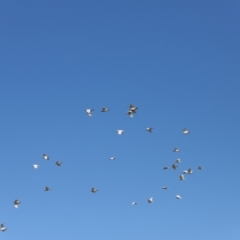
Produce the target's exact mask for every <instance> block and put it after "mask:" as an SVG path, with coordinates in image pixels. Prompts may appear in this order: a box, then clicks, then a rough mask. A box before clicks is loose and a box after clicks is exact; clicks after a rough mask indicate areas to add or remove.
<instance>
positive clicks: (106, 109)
mask: <svg viewBox="0 0 240 240" xmlns="http://www.w3.org/2000/svg"><path fill="white" fill-rule="evenodd" d="M109 110H110V109H109V108H106V107H103V108H102V110H101V112H107V111H109Z"/></svg>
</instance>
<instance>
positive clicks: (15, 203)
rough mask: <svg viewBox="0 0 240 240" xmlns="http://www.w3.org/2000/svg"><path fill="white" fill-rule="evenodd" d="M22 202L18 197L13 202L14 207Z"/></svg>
mask: <svg viewBox="0 0 240 240" xmlns="http://www.w3.org/2000/svg"><path fill="white" fill-rule="evenodd" d="M20 203H21V202H20V201H19V200H17V199H16V200H15V201H14V202H13V204H14V207H15V208H18V205H19V204H20Z"/></svg>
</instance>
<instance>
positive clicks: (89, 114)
mask: <svg viewBox="0 0 240 240" xmlns="http://www.w3.org/2000/svg"><path fill="white" fill-rule="evenodd" d="M93 110H94V109H91V108H89V109H86V110H85V111H86V113H87V115H88V116H89V117H91V116H92V112H93Z"/></svg>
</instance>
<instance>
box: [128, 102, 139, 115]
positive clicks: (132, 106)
mask: <svg viewBox="0 0 240 240" xmlns="http://www.w3.org/2000/svg"><path fill="white" fill-rule="evenodd" d="M137 109H138V107H136V106H134V105H133V104H130V106H129V110H130V111H132V112H133V113H136V111H137Z"/></svg>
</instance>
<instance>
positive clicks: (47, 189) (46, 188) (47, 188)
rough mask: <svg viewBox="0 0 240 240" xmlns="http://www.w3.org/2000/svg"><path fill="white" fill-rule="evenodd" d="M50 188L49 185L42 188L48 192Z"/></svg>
mask: <svg viewBox="0 0 240 240" xmlns="http://www.w3.org/2000/svg"><path fill="white" fill-rule="evenodd" d="M50 190H52V189H51V188H49V187H45V189H44V191H46V192H48V191H50Z"/></svg>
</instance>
